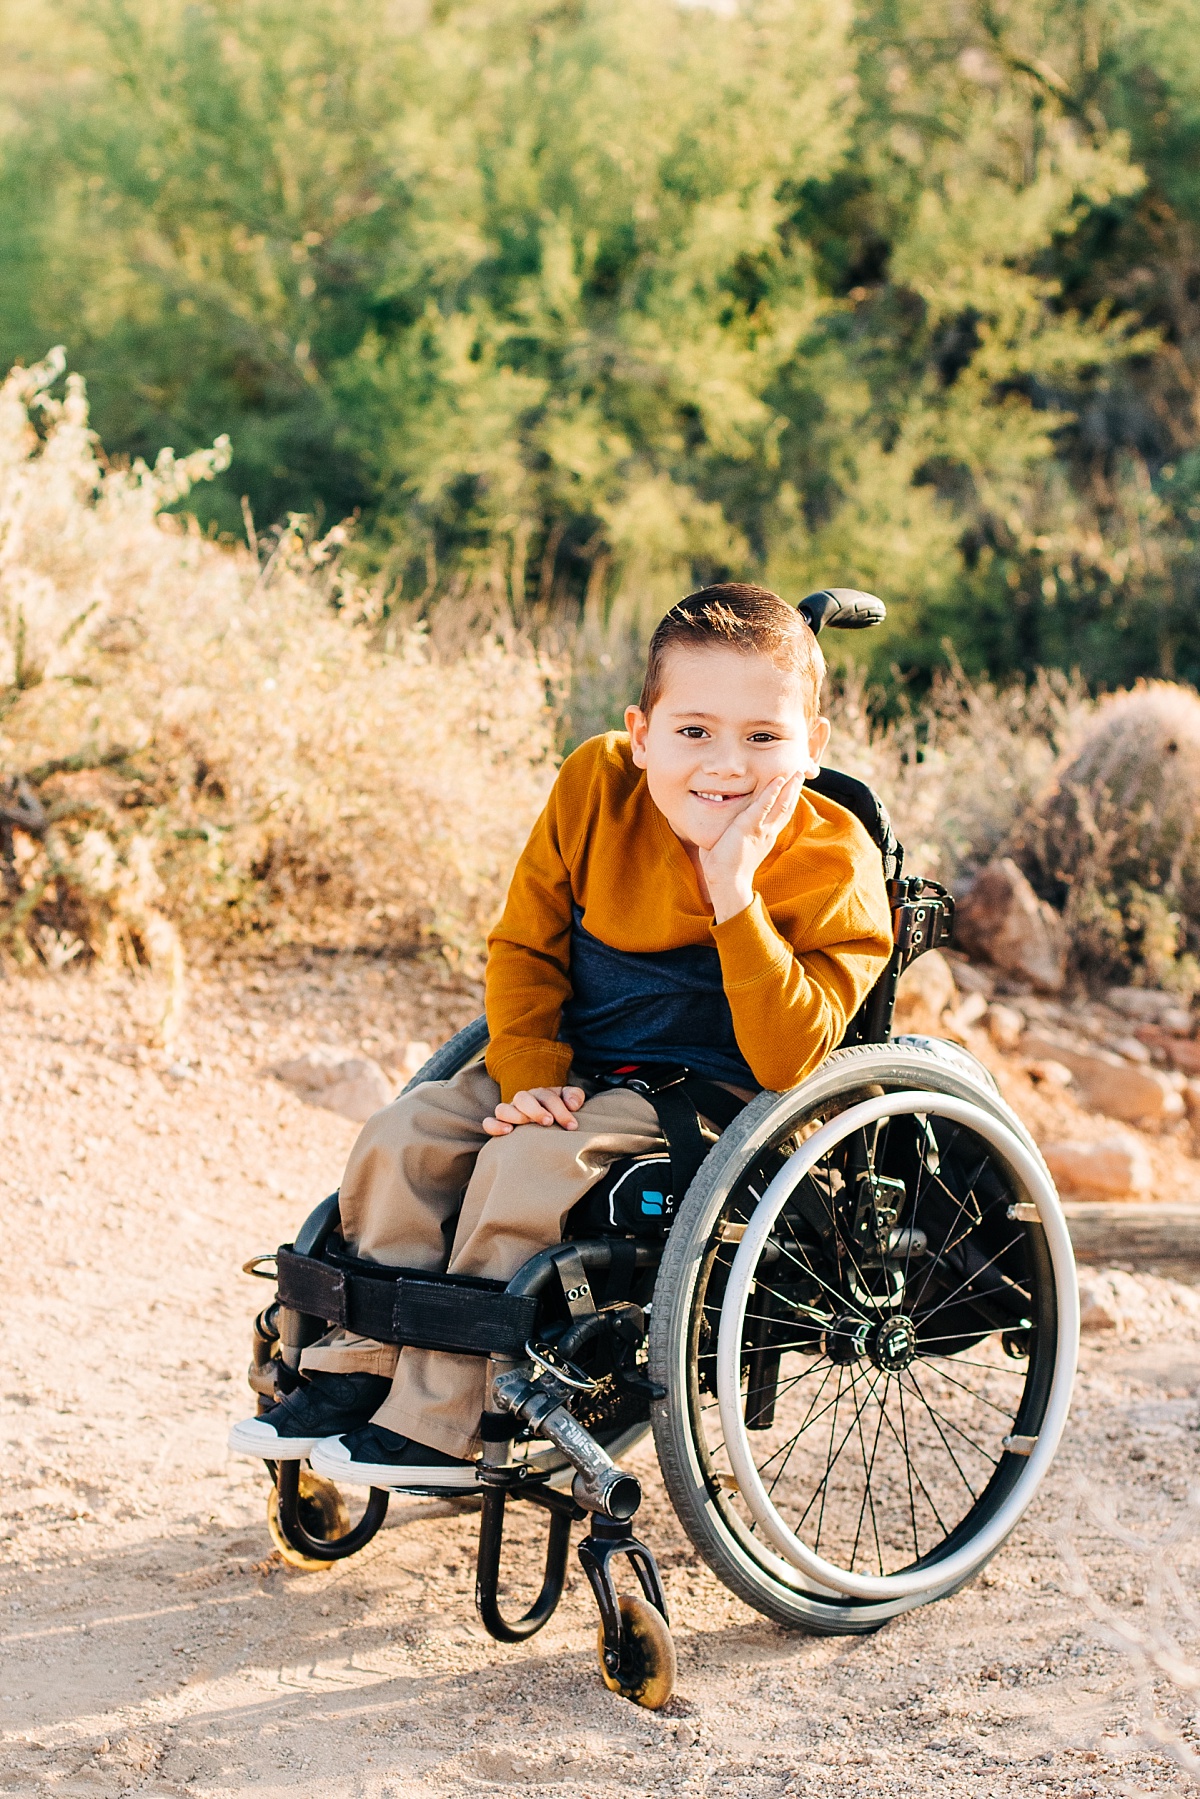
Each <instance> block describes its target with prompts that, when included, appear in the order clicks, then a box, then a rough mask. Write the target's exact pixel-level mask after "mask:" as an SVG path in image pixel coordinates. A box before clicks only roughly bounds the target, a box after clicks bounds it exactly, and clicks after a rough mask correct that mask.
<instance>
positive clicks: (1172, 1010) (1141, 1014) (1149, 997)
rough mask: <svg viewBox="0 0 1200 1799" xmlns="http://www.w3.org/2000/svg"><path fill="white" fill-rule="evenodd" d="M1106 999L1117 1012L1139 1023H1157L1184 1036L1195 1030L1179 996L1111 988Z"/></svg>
mask: <svg viewBox="0 0 1200 1799" xmlns="http://www.w3.org/2000/svg"><path fill="white" fill-rule="evenodd" d="M1104 997H1105V999H1106V1001H1107V1002H1108V1004H1109V1005H1110V1006H1111V1007H1112V1009H1113V1011H1114V1012H1120V1013H1122V1014H1123V1016H1124V1017H1126V1018H1136V1019H1137V1021H1138V1023H1139V1024H1157V1025H1159V1026H1161V1028H1162V1029H1163V1030H1164V1031H1179V1032H1180V1033H1181V1034H1182V1035H1183V1036H1186V1035H1187V1033H1188V1032H1189V1031H1190V1030H1191V1028H1192V1015H1191V1013H1190V1012H1189V1011H1188V1009H1187V1007H1186V1006H1183V1005H1181V1004H1180V1000H1179V995H1178V994H1177V993H1163V992H1162V990H1161V989H1160V988H1158V987H1110V988H1109V989H1108V992H1107V993H1106V994H1105V996H1104Z"/></svg>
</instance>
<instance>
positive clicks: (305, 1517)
mask: <svg viewBox="0 0 1200 1799" xmlns="http://www.w3.org/2000/svg"><path fill="white" fill-rule="evenodd" d="M300 1522H301V1524H302V1525H303V1526H304V1528H305V1530H306V1531H307V1532H308V1534H309V1536H310V1537H316V1538H317V1539H318V1540H319V1541H320V1542H323V1543H328V1542H329V1541H330V1539H331V1538H333V1537H344V1536H345V1535H346V1532H347V1531H348V1530H349V1529H350V1514H349V1512H347V1510H346V1504H345V1501H344V1500H343V1498H342V1496H341V1494H340V1493H339V1492H338V1490H337V1488H336V1487H335V1486H334V1484H333V1482H332V1481H328V1480H322V1479H321V1476H320V1475H319V1474H313V1473H311V1472H310V1471H309V1469H307V1468H302V1469H301V1470H300ZM267 1529H268V1530H269V1531H270V1533H271V1541H272V1542H273V1543H274V1545H275V1547H276V1549H278V1551H279V1553H280V1555H281V1556H282V1557H283V1559H284V1561H285V1562H286V1563H287V1565H288V1567H289V1568H307V1569H310V1570H312V1571H315V1570H316V1569H318V1568H328V1567H329V1566H330V1565H331V1564H330V1563H329V1562H318V1561H316V1560H315V1559H314V1558H313V1557H312V1556H309V1555H305V1554H304V1553H303V1551H302V1550H299V1549H296V1548H294V1547H293V1545H292V1544H291V1543H289V1542H288V1540H287V1538H286V1537H285V1536H284V1534H283V1526H282V1525H281V1524H280V1522H279V1489H278V1488H277V1487H274V1486H272V1488H271V1491H270V1493H269V1494H268V1495H267Z"/></svg>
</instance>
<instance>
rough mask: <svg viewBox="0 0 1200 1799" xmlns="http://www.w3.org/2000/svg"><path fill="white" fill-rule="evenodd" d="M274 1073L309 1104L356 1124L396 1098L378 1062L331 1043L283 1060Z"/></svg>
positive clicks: (362, 1121)
mask: <svg viewBox="0 0 1200 1799" xmlns="http://www.w3.org/2000/svg"><path fill="white" fill-rule="evenodd" d="M271 1073H272V1074H273V1075H274V1076H275V1078H276V1080H279V1081H283V1082H284V1084H285V1085H286V1086H288V1087H291V1088H292V1090H293V1092H294V1093H295V1094H296V1096H297V1098H298V1099H302V1100H303V1101H304V1103H305V1105H309V1106H320V1107H322V1108H323V1110H324V1111H326V1112H337V1113H339V1114H340V1116H341V1117H343V1118H352V1119H353V1120H354V1121H355V1123H356V1124H365V1123H366V1121H367V1119H368V1118H370V1116H371V1114H372V1113H373V1112H378V1110H379V1108H380V1107H381V1106H386V1105H387V1104H388V1103H389V1102H390V1101H391V1100H392V1099H394V1098H395V1090H394V1088H393V1086H392V1083H391V1082H390V1081H389V1080H388V1078H387V1076H386V1074H384V1072H383V1069H382V1068H381V1067H380V1066H379V1064H378V1062H374V1061H372V1059H371V1057H370V1056H355V1055H350V1054H348V1053H347V1051H346V1050H344V1049H334V1048H332V1047H331V1046H330V1045H329V1044H318V1045H317V1047H316V1048H315V1049H309V1050H306V1051H305V1052H304V1054H303V1055H302V1056H297V1057H296V1058H295V1060H294V1061H291V1062H280V1063H279V1064H277V1066H276V1067H274V1068H273V1069H272V1070H271Z"/></svg>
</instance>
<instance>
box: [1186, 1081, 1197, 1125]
mask: <svg viewBox="0 0 1200 1799" xmlns="http://www.w3.org/2000/svg"><path fill="white" fill-rule="evenodd" d="M1183 1103H1184V1105H1185V1106H1186V1107H1187V1109H1188V1117H1189V1118H1190V1119H1192V1121H1193V1122H1194V1123H1200V1081H1189V1082H1188V1084H1187V1086H1186V1087H1185V1088H1184V1090H1183Z"/></svg>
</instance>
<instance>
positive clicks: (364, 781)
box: [0, 357, 555, 964]
mask: <svg viewBox="0 0 1200 1799" xmlns="http://www.w3.org/2000/svg"><path fill="white" fill-rule="evenodd" d="M61 372H62V363H61V358H58V357H56V358H54V359H51V360H49V361H48V362H47V364H45V365H43V366H42V367H40V368H38V369H33V370H14V371H13V373H12V375H10V377H9V379H8V381H7V382H6V383H5V385H4V387H3V389H0V463H2V464H3V468H4V476H5V479H4V484H3V490H2V491H0V775H3V776H4V777H6V778H7V792H6V794H5V795H3V796H0V803H2V804H4V805H5V808H6V811H7V815H8V818H9V821H10V822H9V824H8V825H7V826H4V827H3V828H2V829H3V834H2V835H0V880H2V881H3V891H2V893H0V946H2V947H3V950H4V952H5V953H6V954H7V955H8V956H9V957H10V958H12V959H15V960H17V961H22V960H24V961H28V960H30V959H31V958H33V957H36V958H38V959H40V960H41V961H43V962H47V963H50V964H55V963H57V964H61V963H62V962H64V961H66V960H69V959H71V958H73V957H84V958H87V957H93V956H94V957H100V958H107V959H112V958H116V957H120V956H125V957H126V958H127V959H128V960H131V961H140V962H147V961H149V962H155V961H161V960H163V959H164V958H167V957H170V956H171V955H173V954H174V953H175V949H174V947H173V946H174V944H175V942H176V938H175V931H176V929H181V930H183V932H184V933H185V934H187V935H189V936H191V937H193V938H194V937H197V936H208V937H226V936H229V935H234V934H237V935H242V934H245V933H248V932H256V933H260V934H263V935H264V936H266V937H268V938H269V939H270V940H271V941H275V942H278V941H281V940H287V939H289V938H297V937H313V936H318V937H321V938H322V939H325V940H332V941H335V942H340V943H349V942H372V943H395V944H412V943H414V942H417V941H420V940H422V939H436V941H437V942H438V943H439V944H440V945H441V946H442V947H443V948H444V949H445V950H446V951H447V952H448V953H449V954H451V955H453V956H458V957H462V956H464V955H468V956H469V955H472V954H474V953H475V952H476V951H477V948H478V945H479V942H480V939H481V934H482V931H483V929H484V927H485V925H486V923H487V920H488V919H489V917H490V916H491V914H492V913H493V912H494V910H495V908H496V906H497V904H498V902H499V900H500V897H501V896H502V893H503V888H504V884H505V882H506V880H507V877H508V873H509V870H510V868H511V865H512V862H513V860H514V858H515V856H516V854H517V851H518V849H519V847H520V844H521V842H522V841H523V838H524V835H525V833H526V832H527V830H528V828H529V825H530V823H531V822H532V819H533V817H534V816H535V814H536V812H537V809H538V807H539V805H540V804H541V801H542V798H543V796H544V794H545V791H546V789H547V788H548V786H549V783H550V780H551V778H552V775H553V769H554V733H555V715H554V709H553V706H552V704H551V700H552V695H553V683H554V679H555V671H554V669H553V668H552V667H551V666H550V665H549V664H548V663H547V662H546V661H545V659H543V658H539V657H538V656H537V655H535V654H534V653H533V652H532V651H531V650H530V649H528V647H524V646H521V645H519V644H517V645H513V644H508V645H505V644H501V643H500V642H498V641H495V640H493V639H490V638H486V637H485V638H483V639H482V640H481V641H479V642H478V643H477V644H476V646H475V647H474V649H473V650H472V652H471V653H470V654H469V655H464V656H460V657H458V658H456V659H455V660H454V663H453V666H452V667H447V666H445V665H443V663H442V662H441V661H440V660H439V659H438V657H436V656H435V655H434V654H433V653H432V651H431V649H430V646H429V644H428V642H427V640H426V639H425V637H424V636H423V635H422V634H421V633H420V632H419V631H415V630H404V631H402V630H396V631H394V632H393V633H392V635H391V636H390V637H386V638H385V637H383V636H382V635H381V633H380V631H379V629H378V628H377V627H376V626H375V625H374V624H373V621H372V618H371V608H370V605H369V603H368V602H369V596H364V595H363V594H362V593H361V592H360V591H358V590H357V588H356V587H355V585H354V583H353V582H352V580H351V579H350V578H349V577H348V576H347V575H346V574H345V573H344V572H343V571H342V569H341V565H340V558H341V551H342V547H343V542H342V534H340V533H338V532H334V533H332V534H331V535H330V536H328V537H326V538H324V539H321V540H316V539H314V538H313V537H312V536H311V535H310V534H309V533H307V532H306V531H305V529H304V528H303V526H302V524H301V522H300V521H293V523H292V525H291V526H290V527H289V529H288V530H286V531H285V532H283V533H281V534H279V535H278V538H277V541H276V542H275V544H274V546H273V548H272V550H271V554H270V555H269V557H268V558H267V560H266V562H265V564H263V565H262V566H260V563H259V560H258V558H256V557H254V556H252V555H251V554H250V553H249V552H248V551H236V550H231V549H229V548H228V547H222V546H219V545H217V544H215V543H212V542H210V541H208V540H206V539H204V538H203V537H201V536H200V535H199V534H198V533H197V531H196V530H195V528H194V527H189V526H188V524H187V523H186V522H181V521H180V520H178V519H176V518H174V517H172V516H170V515H166V514H165V512H164V509H165V508H166V507H168V506H169V505H170V504H172V503H173V502H174V501H176V500H178V499H179V498H181V497H182V496H183V495H184V494H185V493H186V491H187V489H188V487H189V486H190V485H191V484H192V483H193V482H194V481H195V480H197V479H202V478H204V477H205V476H207V475H209V474H211V472H212V471H213V470H214V469H215V468H216V467H218V466H220V464H221V462H222V460H223V459H224V458H225V456H226V455H227V449H226V446H224V445H223V444H221V443H218V445H217V446H216V447H215V448H214V450H212V451H208V452H203V453H202V454H201V455H199V456H194V457H191V458H189V459H188V460H187V461H186V462H176V461H175V460H174V459H173V458H171V457H169V456H164V457H163V458H161V459H160V461H159V464H158V466H157V467H156V468H155V469H153V470H151V469H147V468H146V467H144V466H143V465H139V464H135V465H134V467H133V468H131V469H121V468H115V467H111V466H108V465H106V464H105V462H104V460H103V458H102V457H101V455H100V453H99V450H98V448H97V446H96V444H95V442H94V440H93V438H92V436H91V434H90V433H89V431H88V428H87V407H86V400H85V396H84V393H83V390H82V386H81V385H80V384H79V383H78V382H71V381H69V382H68V387H67V396H66V399H65V400H55V399H53V398H51V397H50V396H51V391H52V389H53V385H54V383H55V381H56V380H57V378H58V377H59V376H60V374H61ZM14 818H17V819H19V820H20V822H19V823H18V825H17V826H16V828H15V829H14V828H13V825H12V822H11V821H12V820H13V819H14Z"/></svg>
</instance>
